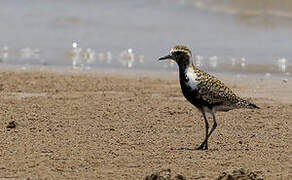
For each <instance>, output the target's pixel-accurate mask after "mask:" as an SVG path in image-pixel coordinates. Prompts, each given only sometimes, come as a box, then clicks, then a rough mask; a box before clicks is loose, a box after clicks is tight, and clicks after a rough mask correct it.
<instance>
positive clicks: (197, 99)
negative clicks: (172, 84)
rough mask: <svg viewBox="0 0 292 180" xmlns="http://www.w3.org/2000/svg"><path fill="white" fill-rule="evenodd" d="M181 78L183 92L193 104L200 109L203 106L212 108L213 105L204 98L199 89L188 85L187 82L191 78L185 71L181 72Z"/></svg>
mask: <svg viewBox="0 0 292 180" xmlns="http://www.w3.org/2000/svg"><path fill="white" fill-rule="evenodd" d="M179 79H180V86H181V90H182V93H183V95H184V96H185V98H186V99H187V100H188V101H189V102H190V103H191V104H193V105H194V106H196V107H197V108H199V109H201V108H203V107H208V108H210V109H212V107H213V105H212V104H209V103H208V102H207V101H205V100H203V99H202V97H201V96H200V94H199V90H198V89H192V88H190V87H189V86H187V82H188V81H189V79H188V77H187V76H186V74H185V73H184V71H182V72H181V71H180V72H179Z"/></svg>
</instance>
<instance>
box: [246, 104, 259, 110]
mask: <svg viewBox="0 0 292 180" xmlns="http://www.w3.org/2000/svg"><path fill="white" fill-rule="evenodd" d="M247 106H248V107H249V108H250V109H260V107H258V106H257V105H255V104H253V103H249V104H248V105H247Z"/></svg>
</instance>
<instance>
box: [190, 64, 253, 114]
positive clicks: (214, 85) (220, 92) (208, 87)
mask: <svg viewBox="0 0 292 180" xmlns="http://www.w3.org/2000/svg"><path fill="white" fill-rule="evenodd" d="M192 68H193V69H194V73H195V74H196V76H194V77H196V81H198V82H199V84H198V91H199V95H200V96H201V98H202V99H204V100H205V101H207V102H208V103H210V104H216V103H221V105H220V106H221V107H220V106H218V107H217V110H229V109H234V108H241V107H247V108H248V106H249V104H250V103H249V102H247V101H246V100H244V99H242V98H240V97H239V96H237V95H236V94H235V93H234V92H233V91H232V90H231V89H230V88H229V87H227V86H226V85H225V84H224V83H223V82H222V81H220V80H219V79H217V78H216V77H214V76H212V75H210V74H208V73H206V72H204V71H202V70H200V69H198V68H196V67H194V66H193V67H192Z"/></svg>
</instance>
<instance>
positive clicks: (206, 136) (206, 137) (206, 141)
mask: <svg viewBox="0 0 292 180" xmlns="http://www.w3.org/2000/svg"><path fill="white" fill-rule="evenodd" d="M201 112H202V115H203V117H204V121H205V128H206V135H205V140H204V141H203V142H202V144H201V145H200V146H199V147H198V148H197V149H208V136H209V135H208V131H209V123H208V121H207V118H206V115H205V111H204V110H203V109H201Z"/></svg>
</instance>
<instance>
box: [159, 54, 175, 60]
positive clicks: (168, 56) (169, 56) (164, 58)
mask: <svg viewBox="0 0 292 180" xmlns="http://www.w3.org/2000/svg"><path fill="white" fill-rule="evenodd" d="M166 59H172V56H171V55H166V56H163V57H160V58H159V59H158V61H161V60H166Z"/></svg>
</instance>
